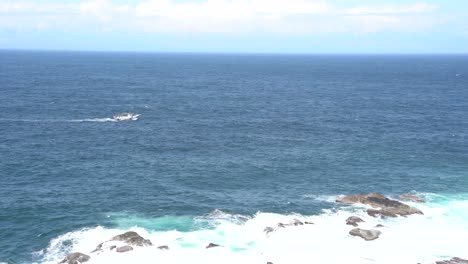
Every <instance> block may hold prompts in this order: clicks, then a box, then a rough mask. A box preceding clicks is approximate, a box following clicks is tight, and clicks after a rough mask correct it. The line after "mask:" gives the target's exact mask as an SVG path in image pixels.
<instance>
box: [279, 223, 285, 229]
mask: <svg viewBox="0 0 468 264" xmlns="http://www.w3.org/2000/svg"><path fill="white" fill-rule="evenodd" d="M278 227H281V228H284V227H286V225H285V224H283V223H279V224H278Z"/></svg>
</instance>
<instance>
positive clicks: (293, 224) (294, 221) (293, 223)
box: [287, 218, 304, 226]
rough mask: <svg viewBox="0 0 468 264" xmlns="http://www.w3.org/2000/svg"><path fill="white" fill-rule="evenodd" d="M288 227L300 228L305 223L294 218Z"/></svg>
mask: <svg viewBox="0 0 468 264" xmlns="http://www.w3.org/2000/svg"><path fill="white" fill-rule="evenodd" d="M287 225H292V226H300V225H304V223H302V221H301V220H299V219H296V218H294V219H293V220H291V221H290V222H289V223H288V224H287Z"/></svg>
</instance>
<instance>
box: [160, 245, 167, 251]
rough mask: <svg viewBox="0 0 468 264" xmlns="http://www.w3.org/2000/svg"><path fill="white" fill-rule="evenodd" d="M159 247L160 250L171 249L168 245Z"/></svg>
mask: <svg viewBox="0 0 468 264" xmlns="http://www.w3.org/2000/svg"><path fill="white" fill-rule="evenodd" d="M158 249H160V250H169V246H166V245H163V246H159V247H158Z"/></svg>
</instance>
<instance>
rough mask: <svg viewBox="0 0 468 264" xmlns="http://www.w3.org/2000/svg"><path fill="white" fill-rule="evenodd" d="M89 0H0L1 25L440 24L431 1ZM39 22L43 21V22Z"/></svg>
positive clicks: (364, 27)
mask: <svg viewBox="0 0 468 264" xmlns="http://www.w3.org/2000/svg"><path fill="white" fill-rule="evenodd" d="M121 3H122V1H119V2H118V3H117V2H114V1H111V0H86V1H79V2H77V3H69V4H57V3H56V2H50V1H49V2H46V3H39V2H33V1H23V2H18V1H2V0H0V28H2V27H10V28H16V29H20V28H21V29H25V28H28V26H29V27H30V28H31V29H32V28H34V25H36V27H35V28H36V29H41V30H44V29H45V28H48V27H49V28H58V29H63V30H81V29H83V28H89V27H91V28H92V29H93V30H99V29H101V30H119V31H132V32H135V31H143V32H165V33H176V32H179V33H233V32H244V33H245V32H247V33H250V32H269V33H278V34H311V33H327V32H328V33H336V32H359V33H366V32H379V31H386V30H393V31H412V30H413V31H418V30H424V29H428V28H430V27H432V26H433V25H434V24H435V19H434V16H433V15H432V14H433V13H434V11H435V10H436V9H437V7H436V6H434V5H430V4H426V3H412V4H406V5H372V6H353V7H351V8H341V7H340V6H337V5H334V4H332V2H330V1H320V0H201V1H189V0H187V1H177V0H141V1H139V2H134V1H128V4H121ZM37 25H41V26H40V27H37Z"/></svg>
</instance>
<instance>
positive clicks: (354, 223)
mask: <svg viewBox="0 0 468 264" xmlns="http://www.w3.org/2000/svg"><path fill="white" fill-rule="evenodd" d="M362 222H365V221H364V220H362V219H361V218H359V217H357V216H350V217H348V219H346V224H347V225H352V226H358V223H362Z"/></svg>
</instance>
